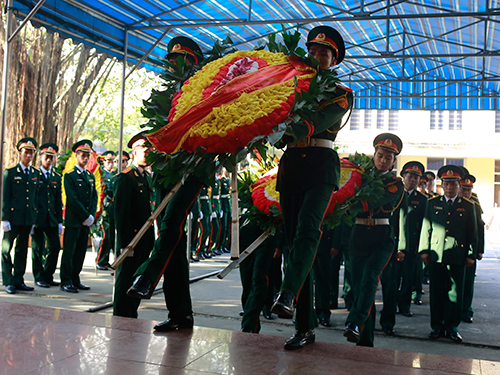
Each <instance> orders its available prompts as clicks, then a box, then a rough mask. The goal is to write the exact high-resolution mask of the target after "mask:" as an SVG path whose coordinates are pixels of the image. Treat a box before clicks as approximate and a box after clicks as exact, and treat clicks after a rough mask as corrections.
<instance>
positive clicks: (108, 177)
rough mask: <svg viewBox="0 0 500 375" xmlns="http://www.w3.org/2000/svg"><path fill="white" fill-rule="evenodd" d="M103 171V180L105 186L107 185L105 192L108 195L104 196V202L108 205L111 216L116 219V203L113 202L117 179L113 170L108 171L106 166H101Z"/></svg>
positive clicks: (107, 208) (108, 213)
mask: <svg viewBox="0 0 500 375" xmlns="http://www.w3.org/2000/svg"><path fill="white" fill-rule="evenodd" d="M101 171H102V180H103V182H104V187H105V189H106V190H105V192H106V196H105V197H104V204H105V205H106V203H107V205H106V206H105V207H106V213H107V215H108V217H109V218H113V219H114V215H115V205H114V203H113V190H114V185H115V180H116V176H114V175H113V173H112V172H110V171H108V170H107V169H105V168H101Z"/></svg>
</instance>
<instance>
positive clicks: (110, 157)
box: [101, 150, 115, 160]
mask: <svg viewBox="0 0 500 375" xmlns="http://www.w3.org/2000/svg"><path fill="white" fill-rule="evenodd" d="M101 157H102V158H103V159H106V160H115V153H114V151H111V150H107V151H104V152H103V153H102V155H101Z"/></svg>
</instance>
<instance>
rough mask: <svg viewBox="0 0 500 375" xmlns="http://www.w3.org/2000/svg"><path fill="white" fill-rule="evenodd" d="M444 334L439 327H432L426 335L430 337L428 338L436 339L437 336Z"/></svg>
mask: <svg viewBox="0 0 500 375" xmlns="http://www.w3.org/2000/svg"><path fill="white" fill-rule="evenodd" d="M443 336H444V333H443V331H442V330H440V329H433V330H432V331H431V332H430V333H429V334H428V335H427V337H428V338H430V339H433V340H435V339H437V338H439V337H443Z"/></svg>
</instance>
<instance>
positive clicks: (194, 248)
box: [189, 196, 205, 262]
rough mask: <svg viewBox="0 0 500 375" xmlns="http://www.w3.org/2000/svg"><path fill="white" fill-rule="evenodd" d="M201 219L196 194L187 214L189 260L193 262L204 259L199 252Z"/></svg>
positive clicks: (198, 198) (198, 200)
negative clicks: (189, 222)
mask: <svg viewBox="0 0 500 375" xmlns="http://www.w3.org/2000/svg"><path fill="white" fill-rule="evenodd" d="M202 219H203V214H202V213H201V205H200V197H199V196H198V197H197V198H196V201H195V202H194V204H193V208H192V209H191V213H190V214H189V220H191V260H193V261H194V262H199V261H200V260H203V259H205V258H204V257H203V254H201V252H200V248H201V246H200V243H201V234H202V233H201V220H202Z"/></svg>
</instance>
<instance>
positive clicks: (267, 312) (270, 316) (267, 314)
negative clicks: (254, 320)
mask: <svg viewBox="0 0 500 375" xmlns="http://www.w3.org/2000/svg"><path fill="white" fill-rule="evenodd" d="M262 315H263V316H264V318H266V319H267V320H273V319H274V316H273V314H272V313H271V312H270V311H266V312H264V311H263V312H262Z"/></svg>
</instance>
